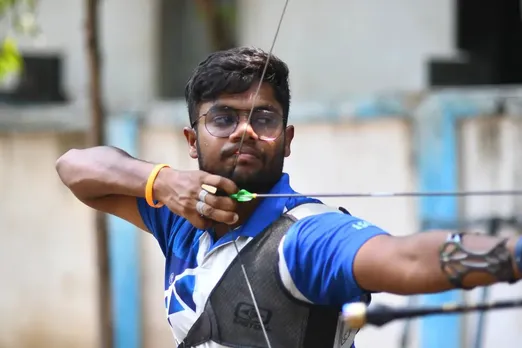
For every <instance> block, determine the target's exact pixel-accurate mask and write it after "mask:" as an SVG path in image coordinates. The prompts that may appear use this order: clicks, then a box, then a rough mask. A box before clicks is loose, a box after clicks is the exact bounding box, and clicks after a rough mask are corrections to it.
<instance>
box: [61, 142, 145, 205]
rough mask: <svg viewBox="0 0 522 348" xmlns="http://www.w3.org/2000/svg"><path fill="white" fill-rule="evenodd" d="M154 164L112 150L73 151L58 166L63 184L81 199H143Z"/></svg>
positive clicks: (99, 148)
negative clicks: (116, 197) (127, 197)
mask: <svg viewBox="0 0 522 348" xmlns="http://www.w3.org/2000/svg"><path fill="white" fill-rule="evenodd" d="M153 167H154V164H152V163H148V162H145V161H141V160H138V159H135V158H133V157H131V156H130V155H129V154H127V153H126V152H125V151H123V150H120V149H116V148H114V147H109V146H99V147H93V148H88V149H83V150H76V149H73V150H69V151H68V152H66V153H65V154H64V155H63V156H61V157H60V158H59V159H58V161H57V162H56V170H57V172H58V175H59V176H60V179H61V180H62V181H63V183H64V184H65V185H66V186H67V187H69V189H70V190H71V191H72V192H73V193H74V194H75V195H76V196H77V197H78V198H80V199H83V200H88V199H96V198H100V197H104V196H109V195H127V196H135V197H143V196H144V193H145V185H146V183H147V178H148V176H149V175H150V173H151V171H152V169H153Z"/></svg>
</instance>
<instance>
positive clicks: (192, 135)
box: [183, 127, 198, 159]
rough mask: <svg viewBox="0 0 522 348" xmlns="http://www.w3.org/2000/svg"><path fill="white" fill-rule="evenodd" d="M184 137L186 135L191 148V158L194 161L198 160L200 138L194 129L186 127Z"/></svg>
mask: <svg viewBox="0 0 522 348" xmlns="http://www.w3.org/2000/svg"><path fill="white" fill-rule="evenodd" d="M183 135H185V139H187V144H188V146H189V156H190V157H192V158H194V159H196V158H198V148H197V145H196V142H197V140H198V136H197V134H196V131H195V130H194V129H192V128H189V127H185V128H183Z"/></svg>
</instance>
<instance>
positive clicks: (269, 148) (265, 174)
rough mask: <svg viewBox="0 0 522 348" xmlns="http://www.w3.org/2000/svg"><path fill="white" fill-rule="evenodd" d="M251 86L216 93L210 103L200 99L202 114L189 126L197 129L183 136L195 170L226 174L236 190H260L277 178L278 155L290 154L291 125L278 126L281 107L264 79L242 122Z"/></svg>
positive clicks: (280, 158)
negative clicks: (242, 89) (243, 89)
mask: <svg viewBox="0 0 522 348" xmlns="http://www.w3.org/2000/svg"><path fill="white" fill-rule="evenodd" d="M257 86H258V85H257V83H256V84H254V85H253V86H252V87H251V88H250V89H249V90H248V91H246V92H244V93H241V94H234V95H222V96H221V97H219V98H218V99H217V100H215V101H213V102H205V103H202V104H201V105H200V106H199V110H198V111H199V112H198V116H201V115H203V114H205V115H206V116H203V117H201V118H200V119H199V121H198V123H197V124H196V125H195V126H194V128H195V129H196V130H197V131H194V130H193V129H190V128H185V130H184V134H185V137H186V138H187V142H188V145H189V155H190V156H191V157H192V158H194V159H196V158H197V159H198V162H199V168H200V170H203V171H206V172H209V173H211V174H216V175H220V176H224V177H227V178H230V179H232V180H233V181H234V182H235V183H236V185H237V186H238V187H239V188H240V189H246V190H249V191H251V192H266V191H268V190H269V189H270V188H271V187H272V186H273V185H274V184H275V183H276V182H277V181H278V180H279V178H280V177H281V174H282V172H283V162H284V158H285V157H288V156H289V155H290V144H291V142H292V139H293V136H294V128H293V126H288V127H286V129H283V128H284V127H283V122H282V115H283V110H282V108H281V105H280V104H279V103H278V102H277V101H276V99H275V98H274V95H273V91H272V88H271V87H270V85H269V84H267V83H264V84H263V85H262V87H261V89H260V91H259V94H258V96H257V98H256V102H255V104H254V110H255V111H254V113H253V115H252V119H251V122H250V124H248V125H247V118H248V115H249V112H250V110H251V108H252V101H253V100H254V95H255V92H256V89H257ZM237 115H239V118H237ZM236 120H238V122H237V123H236V122H235V121H236ZM236 124H237V127H236ZM255 130H257V133H256V131H255ZM258 133H259V134H258ZM243 134H244V140H243V145H242V146H241V150H240V155H239V156H238V155H237V153H238V149H239V145H240V142H241V138H242V137H243ZM267 134H269V135H271V136H266V135H267ZM263 135H265V137H264V138H265V140H263V139H262V138H263ZM236 161H237V163H236V165H235V166H234V164H235V162H236Z"/></svg>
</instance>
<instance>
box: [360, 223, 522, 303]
mask: <svg viewBox="0 0 522 348" xmlns="http://www.w3.org/2000/svg"><path fill="white" fill-rule="evenodd" d="M517 241H518V238H515V237H513V238H510V239H508V240H506V241H503V240H502V239H500V238H497V237H491V236H487V235H482V234H471V233H464V234H452V233H451V232H449V231H430V232H424V233H418V234H415V235H412V236H407V237H392V236H378V237H375V238H372V239H370V240H368V241H367V242H366V243H365V244H364V245H362V246H361V248H360V249H359V251H358V253H357V255H356V257H355V260H354V267H353V269H354V277H355V280H356V281H357V283H358V284H359V286H360V287H362V288H363V289H367V290H371V291H383V292H390V293H395V294H403V295H410V294H419V293H433V292H440V291H445V290H450V289H454V288H466V289H469V288H474V287H477V286H486V285H491V284H494V283H498V282H510V281H515V280H517V279H520V277H521V273H520V270H519V269H518V267H517V265H516V262H515V256H514V254H515V245H516V243H517ZM486 254H487V256H486ZM487 268H488V269H489V270H487ZM459 273H462V275H463V276H462V277H459ZM459 278H460V279H459Z"/></svg>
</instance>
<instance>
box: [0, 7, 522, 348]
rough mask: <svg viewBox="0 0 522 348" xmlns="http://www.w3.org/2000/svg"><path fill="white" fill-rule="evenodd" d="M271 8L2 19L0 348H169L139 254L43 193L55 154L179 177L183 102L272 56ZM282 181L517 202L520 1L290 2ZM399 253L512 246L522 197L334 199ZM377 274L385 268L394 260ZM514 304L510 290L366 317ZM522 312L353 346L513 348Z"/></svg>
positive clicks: (375, 337) (132, 241)
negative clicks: (445, 231) (238, 60)
mask: <svg viewBox="0 0 522 348" xmlns="http://www.w3.org/2000/svg"><path fill="white" fill-rule="evenodd" d="M283 5H284V1H282V0H262V1H261V0H106V1H99V0H38V1H37V0H18V1H17V0H15V1H12V0H1V1H0V16H1V17H0V20H1V21H0V28H1V29H0V33H1V34H2V39H3V40H4V42H3V45H2V47H1V48H0V78H1V82H2V86H1V91H0V103H1V104H0V182H1V183H2V185H0V197H2V199H1V201H0V348H38V347H53V348H71V347H75V348H91V347H107V348H109V347H110V348H141V347H154V348H163V347H165V348H166V347H174V341H173V338H172V336H171V333H170V331H169V326H168V323H167V321H166V318H165V309H164V303H163V302H164V301H163V282H164V281H163V266H164V257H163V255H162V253H161V250H160V249H159V247H158V246H157V244H156V241H155V240H154V239H153V237H152V236H150V235H147V234H145V233H143V232H141V231H137V230H136V229H135V228H133V227H132V226H130V225H129V224H126V223H125V222H123V221H121V220H118V219H115V218H110V217H106V216H101V215H97V214H95V213H94V212H93V211H91V210H90V209H88V208H86V207H84V206H83V205H82V204H81V203H79V202H78V201H77V200H76V199H75V198H74V197H73V196H72V194H70V193H69V192H68V190H67V189H66V188H65V187H64V186H63V185H62V184H61V182H60V180H59V178H58V176H57V175H56V172H55V169H54V164H55V161H56V159H57V158H58V157H59V156H60V155H61V154H63V153H64V152H65V151H67V150H68V149H70V148H73V147H76V148H81V147H86V146H92V145H96V144H102V143H105V144H111V145H115V146H119V147H121V148H123V149H125V150H127V151H128V152H130V153H131V154H133V155H135V156H139V157H141V158H144V159H147V160H150V161H157V162H167V163H169V164H171V165H172V166H173V167H175V168H180V169H192V168H194V169H195V168H196V167H197V163H196V162H195V161H193V160H191V159H190V158H189V156H188V154H187V148H186V144H185V140H184V138H183V136H182V131H181V130H182V127H183V126H186V125H188V115H187V112H186V107H185V104H184V100H183V89H184V85H185V82H186V80H187V78H188V76H189V75H190V73H191V70H192V69H193V68H194V67H195V65H196V64H197V63H198V62H199V61H200V60H201V59H203V58H204V57H205V56H206V55H207V54H209V53H210V52H212V51H214V50H217V49H223V48H229V47H234V46H240V45H253V46H259V47H261V48H263V49H265V50H267V51H268V50H269V48H270V45H271V43H272V40H273V37H274V34H275V30H276V25H277V21H278V19H279V16H280V14H281V11H282V9H283ZM274 53H275V54H276V55H277V56H279V57H280V58H282V59H283V60H285V61H286V62H287V63H288V64H289V67H290V71H291V88H292V93H293V99H292V100H293V101H292V106H291V113H290V121H291V123H293V124H294V125H295V126H296V139H295V140H294V147H293V152H292V156H291V157H290V158H289V159H288V161H287V163H286V169H285V170H286V171H287V172H289V173H290V174H291V175H292V179H293V180H292V184H293V186H294V188H295V189H297V190H298V191H301V192H303V193H306V192H318V191H323V192H365V191H416V190H426V191H431V190H491V189H506V190H507V189H514V188H519V189H520V188H522V151H520V149H521V148H522V120H521V119H520V116H522V103H521V100H522V88H521V87H522V67H521V62H522V16H521V7H520V3H519V1H518V0H503V1H495V0H482V1H473V0H379V1H377V0H349V1H346V0H325V1H317V0H299V1H297V0H290V3H289V6H288V9H287V12H286V16H285V19H284V20H283V25H282V28H281V32H280V34H279V37H278V40H277V43H276V46H275V49H274ZM325 202H327V203H331V204H337V205H341V206H343V207H345V208H347V209H348V210H350V212H351V213H352V214H354V215H358V216H360V217H363V218H366V219H368V220H370V221H372V222H373V223H375V224H377V225H380V226H381V227H383V228H385V229H387V230H389V231H390V232H391V233H393V234H395V235H408V234H412V233H419V232H421V231H425V230H427V229H430V228H466V229H471V230H473V231H480V232H482V233H490V234H506V235H513V234H516V233H519V230H521V227H520V226H519V225H520V224H519V221H520V220H519V218H518V217H519V215H520V213H521V209H522V201H521V200H520V197H516V196H504V197H469V198H466V199H458V198H456V197H442V198H419V199H409V198H404V199H403V198H400V199H399V198H393V199H390V198H386V199H375V198H373V199H331V200H325ZM390 261H391V262H392V261H393V260H390ZM520 297H522V286H521V285H520V284H515V285H504V284H502V285H495V286H492V287H490V288H487V289H475V290H473V291H471V292H467V293H464V292H461V291H452V292H448V293H443V294H437V295H429V296H419V297H404V296H392V295H386V294H379V295H377V296H375V297H374V302H381V303H387V304H393V305H413V304H438V303H442V302H445V301H468V302H469V301H479V300H484V299H486V300H487V299H489V300H495V299H509V298H520ZM521 341H522V310H516V309H513V310H505V311H499V312H494V313H493V312H491V313H487V314H486V315H484V316H478V315H466V316H443V317H441V316H439V317H433V318H429V319H423V320H415V321H412V322H404V321H397V322H394V323H392V324H389V325H387V326H384V327H383V328H378V329H376V328H371V327H369V328H365V329H363V330H362V331H361V333H360V334H359V335H358V338H357V339H356V344H357V347H359V348H366V347H389V348H399V347H400V348H406V347H408V348H435V347H437V348H440V347H445V348H461V347H473V348H481V347H491V346H492V345H495V346H498V347H506V348H507V347H520V342H521Z"/></svg>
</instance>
